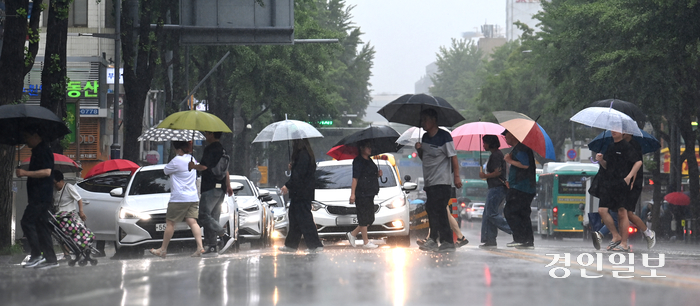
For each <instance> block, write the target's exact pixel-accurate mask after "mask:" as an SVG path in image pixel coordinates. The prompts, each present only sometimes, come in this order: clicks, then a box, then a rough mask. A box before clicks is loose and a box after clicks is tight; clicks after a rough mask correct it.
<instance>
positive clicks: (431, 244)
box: [418, 238, 438, 251]
mask: <svg viewBox="0 0 700 306" xmlns="http://www.w3.org/2000/svg"><path fill="white" fill-rule="evenodd" d="M418 248H419V249H421V250H423V251H437V250H438V244H437V242H435V240H433V239H430V238H428V239H426V240H425V243H423V245H421V246H419V247H418Z"/></svg>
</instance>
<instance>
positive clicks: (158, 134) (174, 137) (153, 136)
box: [137, 126, 205, 141]
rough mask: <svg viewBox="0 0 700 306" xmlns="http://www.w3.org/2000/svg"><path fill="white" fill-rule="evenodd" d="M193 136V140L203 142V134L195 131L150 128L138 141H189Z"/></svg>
mask: <svg viewBox="0 0 700 306" xmlns="http://www.w3.org/2000/svg"><path fill="white" fill-rule="evenodd" d="M193 136H194V140H204V139H205V137H204V134H202V132H200V131H195V130H172V129H159V128H157V127H155V126H154V127H151V128H150V129H148V130H146V131H145V132H143V134H142V135H141V136H139V138H137V140H138V141H190V140H192V138H193Z"/></svg>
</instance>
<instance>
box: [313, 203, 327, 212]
mask: <svg viewBox="0 0 700 306" xmlns="http://www.w3.org/2000/svg"><path fill="white" fill-rule="evenodd" d="M326 206H327V205H326V204H323V203H321V202H318V201H311V210H312V211H317V210H319V209H322V208H326Z"/></svg>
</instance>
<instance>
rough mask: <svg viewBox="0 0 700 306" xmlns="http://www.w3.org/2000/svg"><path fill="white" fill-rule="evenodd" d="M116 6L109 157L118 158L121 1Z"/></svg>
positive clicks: (119, 147)
mask: <svg viewBox="0 0 700 306" xmlns="http://www.w3.org/2000/svg"><path fill="white" fill-rule="evenodd" d="M115 5H116V8H115V10H114V17H115V18H116V24H115V26H114V32H115V33H114V74H115V78H114V79H115V80H114V104H113V107H114V116H113V119H112V120H113V121H114V125H113V126H112V129H113V130H112V131H113V135H112V146H111V147H110V159H118V158H120V156H121V152H120V151H121V146H120V145H119V86H121V85H120V80H121V76H122V74H121V72H120V71H119V70H120V68H121V67H120V66H121V61H122V58H121V18H122V16H121V15H122V13H121V12H122V1H121V0H116V1H115Z"/></svg>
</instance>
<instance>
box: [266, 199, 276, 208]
mask: <svg viewBox="0 0 700 306" xmlns="http://www.w3.org/2000/svg"><path fill="white" fill-rule="evenodd" d="M266 202H267V205H269V206H270V207H275V206H277V201H275V200H269V201H266Z"/></svg>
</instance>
